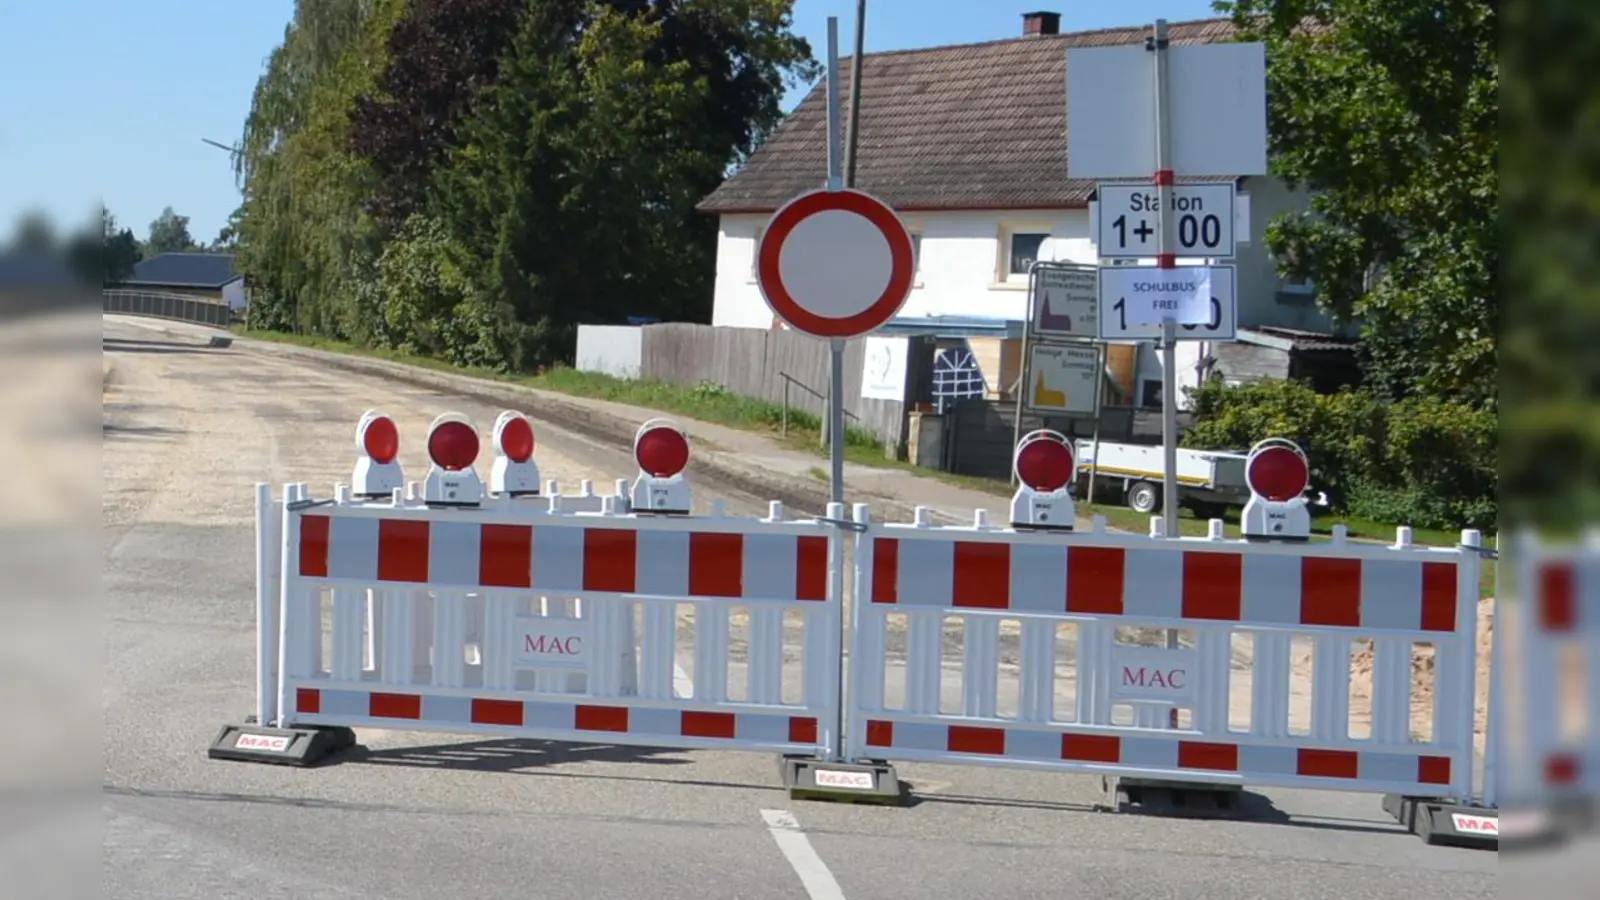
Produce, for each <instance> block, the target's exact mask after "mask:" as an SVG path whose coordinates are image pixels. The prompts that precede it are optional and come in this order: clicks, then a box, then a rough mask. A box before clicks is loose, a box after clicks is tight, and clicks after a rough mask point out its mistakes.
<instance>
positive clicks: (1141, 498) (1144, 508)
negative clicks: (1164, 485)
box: [1128, 481, 1161, 515]
mask: <svg viewBox="0 0 1600 900" xmlns="http://www.w3.org/2000/svg"><path fill="white" fill-rule="evenodd" d="M1128 508H1129V509H1131V510H1133V511H1134V512H1136V513H1141V514H1143V515H1154V514H1155V511H1156V510H1158V509H1160V508H1161V488H1160V487H1158V486H1156V485H1154V484H1151V483H1150V482H1148V481H1136V482H1134V483H1133V484H1132V485H1129V486H1128Z"/></svg>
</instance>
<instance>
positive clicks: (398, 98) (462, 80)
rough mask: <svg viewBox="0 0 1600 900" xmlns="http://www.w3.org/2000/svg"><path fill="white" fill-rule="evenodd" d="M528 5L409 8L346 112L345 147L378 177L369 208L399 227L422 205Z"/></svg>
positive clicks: (519, 0)
mask: <svg viewBox="0 0 1600 900" xmlns="http://www.w3.org/2000/svg"><path fill="white" fill-rule="evenodd" d="M526 5H527V4H526V0H433V2H428V3H413V4H411V7H410V8H409V9H408V13H407V15H406V16H405V18H403V19H401V20H400V21H399V22H398V23H396V24H395V26H394V29H393V30H392V31H390V33H389V38H388V42H387V48H388V56H389V64H388V67H387V68H386V69H385V70H384V72H383V74H382V75H380V76H379V77H378V79H377V81H376V83H375V84H374V85H373V90H372V91H371V92H368V93H364V94H362V95H360V96H358V97H356V99H355V103H354V106H353V108H352V109H351V111H350V126H351V127H350V146H351V149H353V150H354V151H355V152H356V153H357V154H358V155H360V156H361V157H362V158H364V159H365V160H366V161H367V162H369V163H370V164H371V165H372V168H373V171H374V173H375V174H376V175H377V178H378V188H377V190H376V191H374V192H373V194H372V196H371V198H370V200H369V202H368V207H367V208H368V209H369V210H370V211H371V212H372V213H373V214H374V215H375V216H377V217H378V219H379V220H380V221H382V222H383V223H385V224H386V225H388V226H390V227H391V228H393V227H398V226H399V225H400V224H401V223H403V222H404V221H405V220H406V219H407V218H408V217H409V216H410V215H411V214H412V213H414V212H417V211H418V210H419V209H420V208H421V205H422V201H423V195H424V193H425V192H426V190H427V188H428V185H429V182H430V180H431V177H432V174H433V170H434V167H435V166H436V165H437V164H438V163H439V161H440V159H441V158H442V156H443V154H444V152H445V151H446V150H447V149H449V148H450V147H451V146H453V145H454V143H455V129H456V126H457V124H458V123H459V122H460V121H461V119H462V117H463V116H464V115H465V114H466V112H467V110H468V109H469V107H470V105H471V103H472V101H473V99H475V98H476V97H477V95H478V93H479V91H481V90H482V88H483V87H485V86H486V85H488V84H491V83H492V82H493V81H494V78H495V75H496V73H497V71H498V69H499V59H500V54H501V53H502V52H503V51H504V50H505V48H506V46H507V44H508V43H509V42H510V40H511V36H512V35H513V34H515V33H516V25H517V16H518V13H519V12H521V11H522V9H523V7H525V6H526Z"/></svg>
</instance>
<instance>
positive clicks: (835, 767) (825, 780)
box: [778, 756, 910, 806]
mask: <svg viewBox="0 0 1600 900" xmlns="http://www.w3.org/2000/svg"><path fill="white" fill-rule="evenodd" d="M778 771H779V773H780V774H781V776H782V778H783V786H784V787H786V788H788V789H789V797H790V798H791V799H794V800H830V801H833V802H835V803H873V804H877V805H880V806H904V805H906V803H907V802H908V801H909V799H910V798H909V797H908V792H907V791H906V789H905V785H903V784H901V782H900V778H899V776H898V775H897V774H896V773H895V769H894V766H893V765H891V764H890V763H888V762H887V761H885V760H878V759H869V760H859V761H857V762H829V761H826V760H821V759H816V758H814V757H806V756H784V757H781V758H780V759H779V760H778Z"/></svg>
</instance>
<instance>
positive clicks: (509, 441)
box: [500, 416, 533, 463]
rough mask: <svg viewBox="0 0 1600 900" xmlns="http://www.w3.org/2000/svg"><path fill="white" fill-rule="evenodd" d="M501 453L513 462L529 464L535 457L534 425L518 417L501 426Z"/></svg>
mask: <svg viewBox="0 0 1600 900" xmlns="http://www.w3.org/2000/svg"><path fill="white" fill-rule="evenodd" d="M500 452H501V453H504V454H505V455H506V458H507V459H509V460H511V461H512V462H519V463H522V462H527V461H528V460H529V459H530V458H532V457H533V425H532V424H530V423H529V422H528V420H527V419H524V418H522V417H521V416H516V417H514V418H510V419H507V420H506V423H505V424H504V425H502V426H500Z"/></svg>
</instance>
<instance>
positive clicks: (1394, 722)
mask: <svg viewBox="0 0 1600 900" xmlns="http://www.w3.org/2000/svg"><path fill="white" fill-rule="evenodd" d="M857 515H858V516H859V517H864V516H865V509H864V508H861V507H858V509H857ZM1218 524H1220V523H1218ZM1467 539H1468V540H1475V539H1476V538H1475V535H1468V536H1467ZM855 557H856V594H855V596H857V597H861V598H863V599H864V600H865V601H866V602H863V603H860V604H858V605H857V606H856V607H855V609H854V618H853V621H854V623H855V631H854V640H853V642H852V653H851V660H852V671H851V676H852V684H853V685H854V689H853V690H852V696H851V704H850V711H849V724H848V725H847V727H846V734H847V735H848V737H849V743H848V750H847V755H850V756H853V757H857V758H887V759H891V760H893V759H904V760H920V761H927V762H945V763H962V764H978V765H1018V766H1029V767H1042V768H1054V769H1062V770H1068V771H1080V772H1088V773H1095V774H1103V775H1122V776H1133V777H1151V778H1168V779H1173V778H1181V779H1183V780H1189V781H1202V782H1224V783H1237V784H1260V785H1283V786H1290V787H1309V788H1331V789H1339V790H1364V791H1380V792H1382V791H1388V792H1396V793H1405V794H1413V795H1415V794H1430V793H1440V792H1446V793H1449V792H1459V793H1463V794H1464V793H1466V792H1469V791H1470V790H1471V781H1470V779H1471V772H1472V726H1473V723H1472V717H1471V715H1470V711H1471V706H1470V698H1471V695H1472V692H1471V679H1472V673H1473V666H1474V656H1473V651H1474V644H1473V640H1472V636H1473V633H1474V632H1473V627H1474V624H1473V623H1474V622H1475V614H1476V600H1477V593H1476V591H1477V583H1478V581H1477V572H1478V558H1477V556H1476V554H1474V553H1470V552H1461V551H1457V550H1449V549H1436V548H1421V547H1409V546H1395V547H1383V546H1363V545H1357V544H1353V543H1349V542H1347V541H1344V540H1342V539H1340V538H1336V539H1335V541H1333V542H1332V543H1327V544H1257V543H1249V542H1246V541H1227V540H1222V539H1220V537H1219V538H1212V539H1168V538H1161V537H1155V538H1146V537H1141V536H1137V535H1121V534H1112V533H1108V532H1106V531H1105V530H1104V528H1103V527H1098V526H1097V527H1095V528H1093V529H1092V530H1090V531H1089V532H1087V533H1084V532H1080V533H1078V534H1075V535H1073V536H1072V537H1071V538H1070V539H1064V538H1063V537H1061V536H1059V535H1055V534H1048V533H1027V532H1018V531H1016V530H1013V529H1005V528H994V527H988V526H986V525H985V524H983V523H982V522H981V521H980V523H979V524H977V525H974V526H973V527H970V528H956V527H933V526H930V525H928V524H926V523H925V521H919V522H918V523H915V524H911V525H878V524H872V525H869V526H868V527H867V529H866V531H864V532H863V533H861V535H860V536H859V537H858V538H857V545H856V550H855ZM891 616H899V617H901V618H902V619H903V620H904V628H905V632H906V637H905V643H906V653H905V663H904V667H903V670H901V671H900V672H899V673H898V674H897V675H896V676H895V677H896V678H897V679H899V680H903V682H904V685H905V687H904V695H905V702H904V703H903V704H902V705H900V706H898V707H891V706H890V705H888V704H886V702H885V699H884V688H885V678H886V668H885V667H886V664H888V663H889V657H888V654H887V653H886V651H885V644H886V640H887V638H888V621H889V618H890V617H891ZM952 624H957V625H959V627H960V628H961V629H962V632H963V637H962V642H963V643H962V647H963V650H962V654H961V658H960V661H959V671H960V679H959V684H960V687H959V691H960V705H959V710H945V709H942V708H941V696H942V695H943V694H944V693H945V685H944V683H943V677H942V674H943V672H944V671H946V666H945V660H944V654H943V642H944V636H945V631H946V629H947V627H948V626H949V625H952ZM1063 626H1071V627H1072V629H1073V630H1074V631H1075V632H1076V640H1075V641H1074V642H1071V646H1070V647H1068V646H1066V645H1065V644H1064V643H1063V641H1062V639H1061V637H1060V632H1061V631H1062V629H1063ZM1003 627H1009V628H1011V629H1014V630H1015V632H1016V633H1017V634H1018V638H1017V643H1018V646H1019V650H1020V652H1019V658H1018V659H1017V660H1016V661H1015V663H1014V665H1015V667H1016V681H1017V694H1018V696H1017V699H1016V702H1015V706H1016V712H1015V713H1014V714H1012V715H1008V716H1002V715H1000V714H999V711H998V706H999V692H998V682H999V678H1000V668H1001V665H1000V664H1001V660H1000V656H999V654H1000V650H1001V643H1000V634H1001V631H1002V628H1003ZM1133 628H1144V629H1185V630H1188V631H1191V632H1192V633H1193V635H1194V637H1193V640H1192V641H1191V642H1189V643H1188V644H1187V645H1186V646H1180V647H1177V648H1173V649H1169V648H1167V647H1166V646H1151V645H1138V644H1132V643H1127V642H1124V641H1119V640H1118V631H1119V630H1126V629H1133ZM1240 636H1247V637H1248V638H1249V639H1250V643H1251V644H1252V646H1251V648H1250V654H1249V655H1250V662H1249V664H1248V668H1247V670H1244V671H1241V670H1240V667H1239V664H1238V663H1236V661H1235V656H1236V654H1235V649H1234V646H1235V643H1236V641H1235V639H1236V638H1237V637H1240ZM1297 637H1300V638H1305V639H1308V640H1309V641H1310V643H1311V646H1312V648H1313V649H1312V654H1313V655H1312V663H1311V668H1312V673H1311V687H1310V691H1311V695H1312V704H1311V705H1312V712H1311V717H1310V721H1309V723H1308V727H1307V728H1305V729H1304V733H1302V734H1297V733H1295V729H1293V728H1291V721H1290V714H1289V708H1290V693H1289V692H1290V684H1291V666H1292V662H1293V660H1292V658H1291V646H1292V642H1293V641H1294V639H1295V638H1297ZM1356 639H1366V640H1370V641H1371V642H1372V644H1373V657H1374V668H1375V676H1374V681H1375V683H1374V688H1373V699H1372V715H1371V728H1370V734H1369V735H1368V736H1366V737H1364V738H1355V737H1352V736H1351V728H1350V725H1351V722H1350V718H1351V717H1350V702H1349V698H1350V672H1351V665H1350V654H1351V646H1352V641H1353V640H1356ZM1418 642H1426V643H1429V644H1431V645H1433V647H1434V654H1435V656H1434V659H1435V667H1436V671H1437V672H1438V673H1439V675H1438V679H1437V684H1436V688H1435V690H1436V698H1437V700H1436V705H1435V716H1434V720H1433V723H1432V725H1433V728H1432V731H1433V735H1432V737H1431V738H1430V739H1427V740H1422V741H1419V740H1417V739H1415V738H1414V737H1413V735H1412V734H1411V730H1410V713H1411V702H1410V701H1411V695H1412V686H1411V672H1410V660H1411V645H1412V644H1413V643H1418ZM1067 654H1070V658H1068V659H1064V658H1063V656H1064V655H1067ZM894 668H895V667H894V666H892V665H889V670H891V671H892V670H893V669H894ZM1062 682H1070V683H1071V688H1072V690H1071V691H1069V692H1066V693H1068V695H1069V696H1070V698H1071V699H1070V702H1069V704H1068V705H1067V706H1066V708H1061V705H1060V704H1058V703H1057V700H1058V695H1059V694H1060V693H1062V692H1061V691H1058V685H1059V684H1061V683H1062ZM1244 682H1248V685H1249V687H1248V692H1249V693H1248V696H1247V699H1245V701H1244V702H1243V703H1240V702H1237V700H1236V698H1238V690H1239V688H1237V687H1236V684H1237V683H1244ZM1119 706H1120V707H1126V709H1125V710H1124V711H1125V712H1126V713H1128V715H1127V716H1124V717H1123V718H1124V719H1125V721H1120V722H1119V721H1118V720H1117V713H1118V707H1119ZM1239 706H1244V707H1246V708H1247V711H1248V716H1247V722H1246V724H1244V725H1243V726H1242V727H1241V726H1240V725H1239V724H1238V723H1237V722H1235V721H1233V719H1234V718H1235V717H1234V716H1233V715H1232V713H1233V712H1234V710H1235V709H1236V708H1237V707H1239ZM1173 710H1178V711H1180V712H1181V713H1186V714H1187V718H1188V724H1187V725H1186V726H1185V727H1180V728H1172V727H1169V726H1168V724H1167V723H1168V722H1169V721H1170V720H1171V719H1172V715H1171V713H1172V711H1173Z"/></svg>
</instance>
